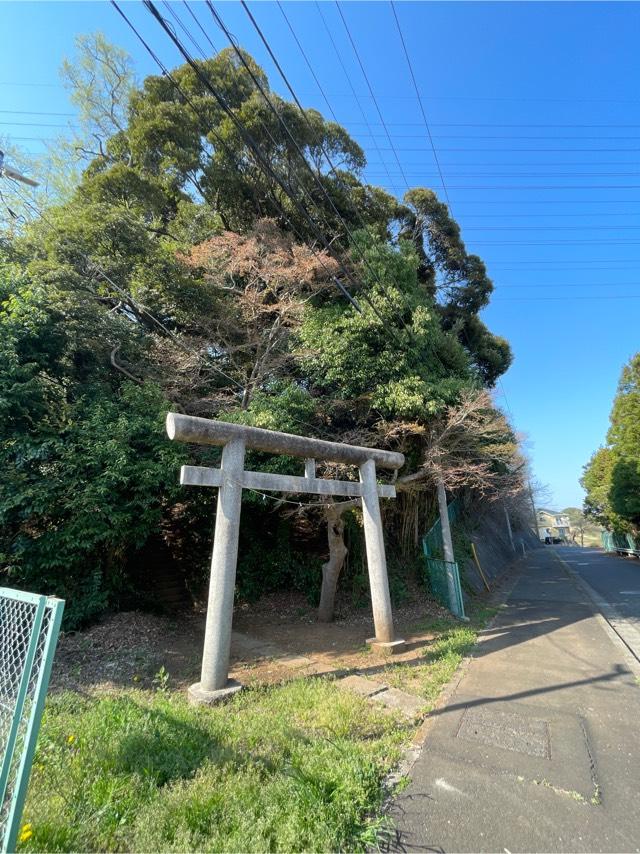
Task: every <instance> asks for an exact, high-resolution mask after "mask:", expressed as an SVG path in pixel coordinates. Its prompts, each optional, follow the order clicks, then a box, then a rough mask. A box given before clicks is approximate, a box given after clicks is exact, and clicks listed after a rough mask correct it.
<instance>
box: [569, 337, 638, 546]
mask: <svg viewBox="0 0 640 854" xmlns="http://www.w3.org/2000/svg"><path fill="white" fill-rule="evenodd" d="M610 420H611V425H610V427H609V432H608V433H607V446H606V447H604V448H600V450H598V451H596V453H595V454H594V455H593V457H592V458H591V460H590V461H589V463H588V464H587V466H586V467H585V472H584V476H583V478H582V481H581V482H582V485H583V486H584V488H585V490H586V492H587V496H586V501H585V508H586V511H587V512H588V513H589V514H590V515H592V516H594V517H595V518H596V519H598V521H601V522H602V523H603V524H605V525H606V526H607V527H608V528H611V529H613V530H623V529H625V527H627V528H628V526H629V525H632V526H634V527H635V528H638V527H640V353H636V355H635V356H634V357H633V358H632V359H631V360H630V361H629V363H628V364H627V365H625V367H624V368H623V370H622V374H621V377H620V382H619V383H618V389H617V392H616V396H615V398H614V401H613V407H612V410H611V419H610Z"/></svg>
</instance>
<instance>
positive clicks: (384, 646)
mask: <svg viewBox="0 0 640 854" xmlns="http://www.w3.org/2000/svg"><path fill="white" fill-rule="evenodd" d="M405 643H406V642H405V641H404V640H403V639H401V638H398V640H394V641H379V640H377V639H376V638H367V645H368V646H370V647H371V651H372V652H377V653H378V655H385V656H386V655H398V653H400V652H404V647H405Z"/></svg>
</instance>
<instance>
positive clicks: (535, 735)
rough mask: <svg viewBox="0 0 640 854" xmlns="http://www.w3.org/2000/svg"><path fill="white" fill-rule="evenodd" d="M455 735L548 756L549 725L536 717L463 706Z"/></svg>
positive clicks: (493, 745)
mask: <svg viewBox="0 0 640 854" xmlns="http://www.w3.org/2000/svg"><path fill="white" fill-rule="evenodd" d="M457 736H458V738H465V739H467V740H468V741H476V742H480V743H482V744H490V745H491V746H492V747H501V748H502V749H503V750H512V751H515V752H516V753H526V754H527V755H528V756H539V757H541V758H543V759H550V758H551V744H550V741H549V726H548V724H547V722H546V721H543V720H541V719H539V718H528V717H522V716H521V715H514V714H510V713H509V712H500V711H498V710H495V711H494V710H490V711H489V710H485V709H467V710H466V711H465V713H464V715H463V716H462V720H461V721H460V726H459V727H458V732H457Z"/></svg>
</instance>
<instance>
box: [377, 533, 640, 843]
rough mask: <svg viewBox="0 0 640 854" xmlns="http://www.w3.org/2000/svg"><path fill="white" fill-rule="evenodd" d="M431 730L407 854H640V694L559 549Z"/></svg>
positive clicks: (524, 590)
mask: <svg viewBox="0 0 640 854" xmlns="http://www.w3.org/2000/svg"><path fill="white" fill-rule="evenodd" d="M521 567H522V574H521V576H520V577H519V579H518V581H517V582H516V584H515V586H514V587H513V589H512V591H511V594H510V595H509V597H508V600H507V603H506V605H505V606H504V608H503V609H502V610H501V612H500V614H499V615H498V617H497V619H496V620H495V621H494V623H493V624H492V626H491V627H490V628H489V629H488V630H486V631H485V632H483V633H482V635H481V640H480V643H479V645H478V646H477V647H476V649H475V651H474V657H473V659H472V661H471V662H470V664H469V665H468V667H467V668H466V670H465V671H464V673H463V676H462V678H461V680H460V682H459V684H458V685H457V687H456V689H455V690H454V691H453V693H452V695H451V696H450V697H449V698H448V701H447V704H446V705H445V706H444V707H443V708H441V709H440V710H439V711H437V712H436V713H435V714H434V715H433V716H432V719H431V723H430V726H429V729H428V732H427V737H426V741H425V744H424V748H423V750H422V752H421V754H420V756H419V758H418V760H417V761H416V763H415V765H414V766H413V769H412V772H411V778H412V779H411V783H410V785H409V787H408V788H407V789H406V790H405V791H404V792H403V793H402V795H401V796H399V797H398V798H397V800H396V801H395V802H394V804H393V806H392V810H391V814H392V817H393V818H394V821H395V824H396V827H397V838H396V839H395V840H394V841H393V842H392V844H391V845H390V849H391V850H400V851H446V852H454V851H498V852H514V853H515V852H516V851H640V685H639V680H638V679H637V677H636V676H635V675H634V673H632V672H631V671H630V669H629V665H628V656H626V655H625V651H624V648H623V647H622V645H621V644H619V643H616V642H615V641H614V640H613V639H612V637H611V635H610V633H608V632H607V631H606V628H605V627H604V625H603V622H602V619H601V618H600V617H599V616H598V615H597V614H596V613H595V609H594V606H593V604H592V602H591V600H590V599H589V598H588V597H587V596H586V594H585V593H584V592H583V590H582V589H580V588H579V587H578V586H576V584H575V582H574V581H573V580H572V579H571V578H570V577H569V575H568V574H567V572H566V570H565V568H564V566H563V564H562V562H561V561H560V559H559V558H558V556H557V555H556V554H555V552H554V550H553V549H552V548H545V549H542V548H541V549H539V550H537V551H535V552H533V553H531V555H530V556H529V558H528V559H527V561H526V562H523V563H522V564H521Z"/></svg>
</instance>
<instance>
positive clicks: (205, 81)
mask: <svg viewBox="0 0 640 854" xmlns="http://www.w3.org/2000/svg"><path fill="white" fill-rule="evenodd" d="M111 3H112V5H113V6H114V8H115V9H116V11H117V12H118V14H119V15H120V16H121V17H122V18H123V19H124V20H125V21H126V23H127V25H128V26H129V27H130V29H131V30H132V31H133V32H134V34H135V35H136V37H137V38H138V40H139V41H140V42H141V43H142V45H143V46H144V47H145V49H146V50H147V52H148V53H149V55H150V56H151V57H152V58H153V60H154V61H155V62H156V64H157V65H158V67H159V68H160V70H161V71H162V73H163V74H164V75H165V76H166V77H167V79H168V80H170V82H171V83H172V84H173V86H174V88H175V89H176V91H177V92H179V93H180V94H181V96H182V97H183V98H184V99H185V102H186V103H187V104H188V105H189V106H190V107H191V109H192V110H193V111H194V112H195V113H196V115H197V116H198V118H200V120H203V117H202V114H201V113H200V111H199V110H198V109H197V107H196V106H195V105H194V104H193V101H192V100H191V99H190V98H189V97H188V95H186V93H185V92H184V91H183V90H182V89H181V88H180V86H179V85H178V83H177V82H176V81H175V78H174V77H173V76H172V75H171V73H170V72H169V70H168V69H167V67H166V66H165V65H164V63H163V62H162V61H161V60H160V58H159V57H158V56H157V54H156V53H155V52H154V51H153V50H152V48H151V47H150V46H149V44H148V43H147V41H146V40H145V39H144V37H143V36H142V35H141V34H140V32H139V31H138V30H137V28H136V27H135V25H134V24H133V23H132V22H131V20H130V19H129V18H128V17H127V15H126V14H125V13H124V12H123V11H122V9H121V8H120V7H119V5H118V3H117V2H116V0H111ZM145 7H146V8H147V10H148V11H149V12H151V14H152V15H153V16H154V17H155V18H156V20H157V21H158V23H159V24H160V26H161V27H162V28H163V30H164V31H165V32H166V33H167V34H168V35H169V37H170V38H171V40H172V41H173V42H174V44H175V46H176V47H177V48H178V50H179V51H180V52H181V53H182V55H183V57H184V58H185V59H186V60H187V62H188V64H189V65H190V67H191V68H192V69H193V70H194V71H195V73H196V75H197V76H198V78H199V79H200V81H201V82H202V83H203V84H204V86H205V87H206V88H207V89H208V90H209V91H210V92H211V93H212V94H213V95H214V97H215V98H216V101H217V102H218V104H219V105H220V106H221V107H222V108H223V110H224V111H225V113H226V114H227V115H229V117H230V118H231V119H232V120H233V121H234V123H237V126H239V128H240V129H241V135H242V138H243V140H244V141H245V145H247V147H248V148H249V150H250V151H252V153H253V155H254V159H255V160H256V163H258V164H259V166H262V167H263V169H264V165H263V164H264V163H265V162H264V158H263V157H262V155H261V152H260V150H259V149H257V152H256V150H254V148H252V147H251V146H249V145H248V143H247V138H249V139H251V140H252V138H251V136H250V134H246V137H245V135H244V134H243V133H242V130H243V129H244V128H243V126H242V123H241V122H239V120H238V119H237V117H236V116H235V114H234V113H233V111H232V110H231V109H230V108H229V106H228V105H227V104H226V102H225V101H224V99H222V98H221V97H220V96H219V95H218V93H217V92H216V91H215V90H214V89H213V87H212V86H211V84H210V82H209V80H208V79H207V78H206V77H204V76H203V75H202V73H201V70H200V68H199V67H198V65H197V64H196V63H195V62H194V60H193V59H192V58H191V57H190V56H189V53H188V51H187V50H186V49H185V48H184V46H183V45H182V44H181V42H180V40H179V39H178V37H177V35H175V34H173V33H172V32H171V30H170V29H169V28H168V27H167V25H166V22H165V21H164V19H163V18H162V16H161V15H160V13H159V12H158V11H157V10H156V8H155V6H154V5H153V3H152V2H150V0H145ZM210 133H211V135H213V136H214V138H215V139H216V140H217V141H218V144H219V145H221V147H222V148H223V150H224V151H225V153H226V154H227V156H228V157H229V158H230V160H231V162H232V163H233V164H234V165H235V166H236V167H237V162H236V161H235V158H234V155H233V152H232V151H231V149H230V148H229V146H228V145H227V143H226V142H225V141H224V140H223V139H222V138H221V137H220V136H219V135H218V134H216V133H215V131H210ZM252 142H253V140H252ZM253 145H254V146H255V142H254V143H253ZM266 171H267V174H268V175H269V177H273V178H274V179H275V180H276V182H277V183H278V185H279V186H280V187H281V189H282V190H283V191H284V192H285V194H286V195H287V196H288V197H289V198H290V199H291V201H293V202H294V204H296V206H297V207H298V210H299V211H301V212H302V213H303V214H306V211H305V210H304V208H302V207H301V206H300V204H299V202H298V201H297V199H296V198H295V197H294V196H292V195H289V194H288V193H287V191H286V188H285V184H284V183H283V182H282V180H279V179H278V176H277V175H276V174H275V173H274V172H273V170H271V169H270V167H269V166H268V164H266ZM272 200H273V202H274V204H275V205H276V206H277V208H278V210H279V211H280V213H281V214H282V216H283V217H284V218H285V220H286V221H287V222H288V223H289V224H290V225H291V226H292V228H293V229H294V230H296V229H295V227H294V226H293V225H292V223H291V221H290V220H289V218H288V216H287V214H286V213H285V211H284V209H283V208H282V206H281V205H280V204H279V203H278V202H277V199H276V198H275V196H274V195H272ZM307 219H308V220H309V221H310V222H311V223H312V224H313V221H312V220H311V219H310V217H309V216H308V214H307ZM325 244H326V241H325ZM312 251H313V252H314V254H315V255H316V256H317V257H318V259H319V260H320V263H321V264H322V266H324V267H325V269H326V270H327V273H328V277H329V279H330V280H331V281H333V282H334V283H335V285H336V286H337V287H338V289H339V290H340V292H341V293H342V294H343V296H345V297H346V298H347V299H348V300H349V302H350V303H351V305H352V306H353V307H354V308H355V309H356V310H357V311H358V312H361V311H362V310H361V308H360V306H359V305H358V303H357V301H356V300H355V299H354V298H353V296H352V295H351V294H350V293H349V291H348V290H347V289H346V288H345V287H344V285H343V284H342V282H340V281H339V279H338V278H337V277H336V276H335V275H333V274H332V273H331V271H330V270H328V268H327V267H326V264H325V263H324V259H323V258H322V256H321V255H319V254H318V253H317V252H316V251H315V250H314V249H313V247H312ZM343 269H344V266H343Z"/></svg>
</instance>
